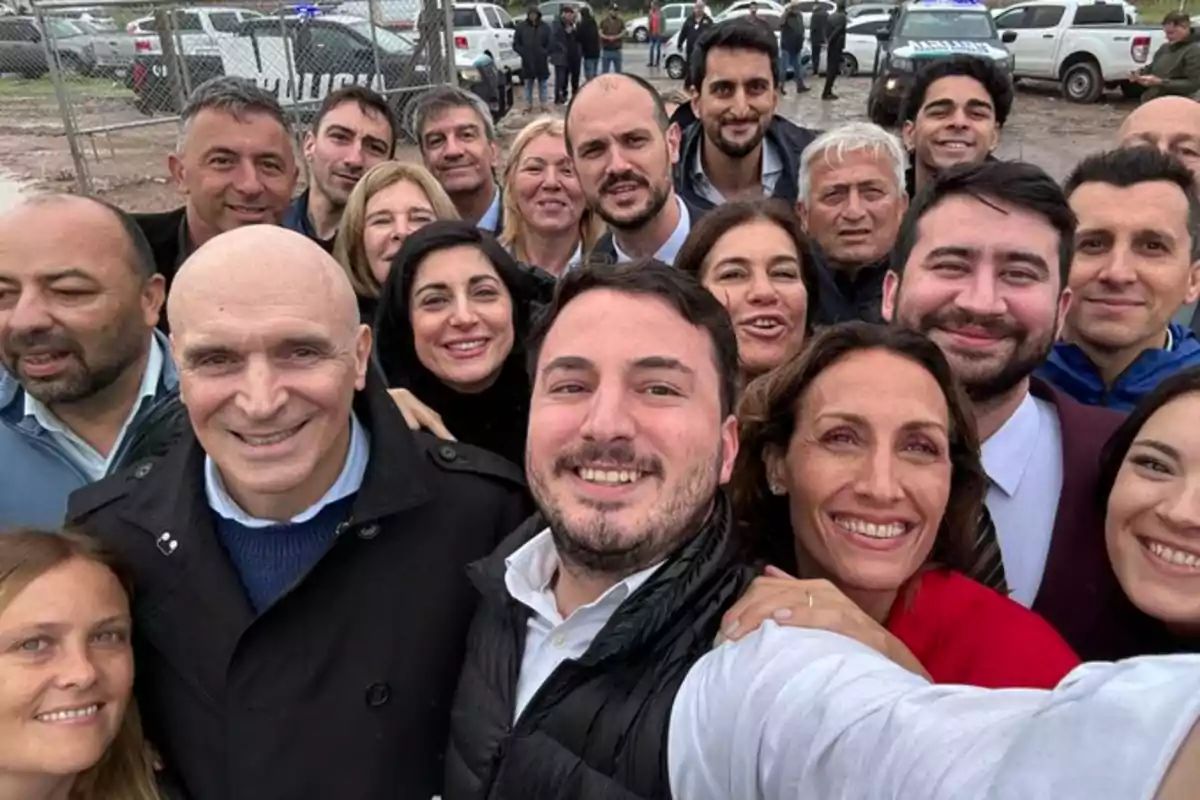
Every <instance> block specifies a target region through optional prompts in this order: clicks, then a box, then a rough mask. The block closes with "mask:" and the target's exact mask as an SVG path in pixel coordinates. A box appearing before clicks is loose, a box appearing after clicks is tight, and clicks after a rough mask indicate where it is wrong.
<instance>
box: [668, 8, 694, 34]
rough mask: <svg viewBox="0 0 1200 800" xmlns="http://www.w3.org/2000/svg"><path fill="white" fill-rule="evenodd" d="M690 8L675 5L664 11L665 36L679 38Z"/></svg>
mask: <svg viewBox="0 0 1200 800" xmlns="http://www.w3.org/2000/svg"><path fill="white" fill-rule="evenodd" d="M689 8H690V7H689V6H685V5H680V4H679V3H673V4H671V5H669V6H667V7H666V8H664V9H663V35H664V36H668V37H669V36H678V35H679V29H680V28H682V27H683V21H684V20H685V19H687V14H688V9H689Z"/></svg>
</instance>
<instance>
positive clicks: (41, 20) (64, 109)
mask: <svg viewBox="0 0 1200 800" xmlns="http://www.w3.org/2000/svg"><path fill="white" fill-rule="evenodd" d="M33 13H34V15H35V16H36V18H37V24H38V29H39V30H40V31H41V33H42V49H43V50H45V52H46V63H47V64H48V65H49V67H50V80H51V81H53V82H54V95H55V97H56V98H57V99H58V110H59V111H60V112H61V113H62V121H63V135H64V136H66V137H67V146H68V147H69V148H71V160H72V161H73V162H75V182H76V183H77V184H78V186H79V193H80V194H82V195H90V194H91V193H92V176H91V175H90V174H89V173H88V168H87V160H86V159H85V158H84V155H83V148H82V147H81V146H80V144H79V137H78V134H76V132H75V116H74V114H73V113H72V111H71V101H70V98H68V97H67V87H66V84H65V83H63V76H62V65H61V64H60V63H59V60H58V47H57V45H56V44H55V41H54V31H52V30H50V26H49V25H47V24H46V15H45V13H43V11H42V8H41V6H39V5H34V7H33Z"/></svg>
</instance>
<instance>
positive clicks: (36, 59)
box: [0, 15, 96, 78]
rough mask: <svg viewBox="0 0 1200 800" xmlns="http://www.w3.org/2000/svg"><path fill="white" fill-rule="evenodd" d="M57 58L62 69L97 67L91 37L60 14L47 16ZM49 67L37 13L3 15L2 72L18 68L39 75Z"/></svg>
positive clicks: (84, 70)
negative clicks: (34, 14) (59, 16)
mask: <svg viewBox="0 0 1200 800" xmlns="http://www.w3.org/2000/svg"><path fill="white" fill-rule="evenodd" d="M46 29H47V30H48V31H49V33H50V37H51V40H52V42H53V43H54V48H55V50H56V51H57V53H58V62H59V64H61V65H62V67H63V69H66V70H69V71H71V72H75V73H78V74H80V75H91V74H92V73H93V72H95V70H96V54H95V48H94V46H93V43H92V39H91V37H89V36H88V35H87V34H86V33H84V32H83V30H82V29H81V28H79V26H77V25H75V23H73V22H70V21H68V20H65V19H59V18H57V17H47V18H46ZM49 71H50V66H49V64H48V63H47V61H46V49H45V46H44V45H43V44H42V29H41V27H40V26H39V24H38V21H37V19H36V18H35V17H25V16H15V15H10V16H6V17H0V72H15V73H18V74H20V75H22V76H23V77H26V78H40V77H41V76H42V75H45V74H46V73H47V72H49Z"/></svg>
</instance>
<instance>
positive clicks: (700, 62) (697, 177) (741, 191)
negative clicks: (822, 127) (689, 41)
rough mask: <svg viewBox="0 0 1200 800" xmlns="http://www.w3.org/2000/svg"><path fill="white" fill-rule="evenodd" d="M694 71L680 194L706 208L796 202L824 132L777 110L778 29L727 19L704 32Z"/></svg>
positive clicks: (679, 177) (677, 186)
mask: <svg viewBox="0 0 1200 800" xmlns="http://www.w3.org/2000/svg"><path fill="white" fill-rule="evenodd" d="M689 69H690V70H691V77H692V80H691V93H692V103H693V105H694V107H695V108H696V116H697V117H698V118H699V121H698V124H693V125H692V126H691V127H690V128H688V130H687V131H686V132H685V133H684V135H683V141H682V143H681V146H680V152H679V161H678V162H677V163H676V164H675V170H674V172H675V175H674V178H675V190H676V192H678V194H679V196H680V197H682V198H683V200H684V201H685V202H687V203H689V204H690V205H693V206H696V207H698V208H700V209H702V210H704V211H708V210H710V209H712V208H715V207H716V206H719V205H723V204H724V203H726V202H728V201H730V200H749V199H755V198H761V197H764V196H766V197H775V198H779V199H781V200H783V201H784V202H786V203H787V204H788V205H795V203H796V195H797V185H796V176H797V174H798V173H799V171H800V154H801V153H803V152H804V148H806V147H808V145H809V144H811V143H812V141H813V140H814V139H815V138H816V137H817V134H818V133H819V131H811V130H808V129H806V128H801V127H798V126H796V125H794V124H792V123H791V122H789V121H788V120H786V119H784V118H783V117H781V116H778V115H776V113H775V110H776V107H777V106H778V104H779V83H778V76H779V44H778V42H776V41H775V36H774V34H772V33H771V32H770V31H769V30H767V29H766V28H765V27H763V26H759V25H755V24H754V23H752V22H747V21H746V20H740V19H739V20H729V21H727V22H722V23H720V24H718V25H716V26H714V27H713V28H712V29H711V30H710V31H709V32H707V33H705V34H704V36H702V37H701V38H700V41H699V42H698V43H697V44H696V52H695V55H694V57H693V58H692V60H691V63H690V64H689Z"/></svg>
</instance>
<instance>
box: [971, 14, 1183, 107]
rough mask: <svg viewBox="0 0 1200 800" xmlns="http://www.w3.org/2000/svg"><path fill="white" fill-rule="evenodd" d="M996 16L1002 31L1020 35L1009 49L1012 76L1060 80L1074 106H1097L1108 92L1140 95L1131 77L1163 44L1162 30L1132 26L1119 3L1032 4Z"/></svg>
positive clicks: (1008, 46) (1065, 95)
mask: <svg viewBox="0 0 1200 800" xmlns="http://www.w3.org/2000/svg"><path fill="white" fill-rule="evenodd" d="M994 13H995V17H996V27H997V28H998V29H1000V30H1001V31H1003V32H1007V31H1012V32H1013V33H1015V34H1016V39H1014V40H1013V41H1011V42H1008V43H1007V44H1006V45H1005V46H1006V47H1007V48H1008V50H1009V52H1010V53H1012V55H1013V60H1014V65H1013V77H1014V78H1017V79H1020V78H1031V79H1036V80H1049V81H1057V82H1059V83H1060V84H1061V86H1062V93H1063V97H1065V98H1066V99H1068V100H1070V101H1071V102H1074V103H1095V102H1096V101H1097V100H1099V99H1100V98H1101V97H1102V96H1103V95H1104V92H1105V90H1106V89H1118V88H1119V89H1120V90H1121V91H1122V92H1124V93H1125V94H1126V95H1128V96H1130V97H1134V96H1137V94H1138V93H1139V92H1140V90H1141V87H1139V86H1137V85H1136V84H1131V83H1129V81H1128V80H1127V79H1128V77H1129V73H1130V72H1131V71H1133V70H1136V69H1141V68H1142V67H1143V66H1145V65H1146V63H1148V61H1149V59H1150V57H1151V56H1152V55H1153V54H1154V51H1155V50H1156V49H1158V47H1159V45H1161V44H1162V43H1163V42H1164V41H1165V36H1164V34H1163V31H1162V28H1154V27H1149V26H1146V27H1140V26H1136V25H1130V24H1128V22H1127V18H1126V11H1125V8H1124V7H1123V5H1122V4H1121V3H1103V2H1082V3H1080V2H1075V0H1033V2H1027V3H1017V4H1016V5H1012V6H1008V7H1007V8H1004V9H1002V10H998V11H997V12H994Z"/></svg>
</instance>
